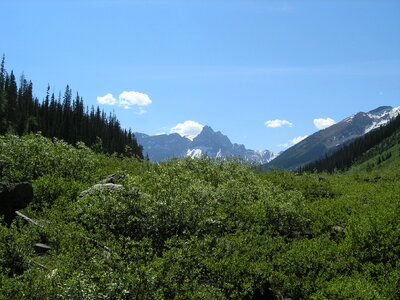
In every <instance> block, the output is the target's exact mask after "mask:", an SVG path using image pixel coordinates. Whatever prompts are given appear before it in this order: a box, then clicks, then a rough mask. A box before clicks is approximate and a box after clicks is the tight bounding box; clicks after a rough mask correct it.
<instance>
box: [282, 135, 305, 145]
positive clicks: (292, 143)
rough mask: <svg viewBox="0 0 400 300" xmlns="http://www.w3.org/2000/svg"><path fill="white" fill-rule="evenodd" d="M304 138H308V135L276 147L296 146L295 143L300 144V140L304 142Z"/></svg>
mask: <svg viewBox="0 0 400 300" xmlns="http://www.w3.org/2000/svg"><path fill="white" fill-rule="evenodd" d="M306 138H308V135H303V136H298V137H295V138H293V139H291V140H289V141H288V142H286V143H282V144H279V145H278V146H279V147H283V148H288V147H290V146H293V145H296V144H297V143H300V142H301V141H302V140H304V139H306Z"/></svg>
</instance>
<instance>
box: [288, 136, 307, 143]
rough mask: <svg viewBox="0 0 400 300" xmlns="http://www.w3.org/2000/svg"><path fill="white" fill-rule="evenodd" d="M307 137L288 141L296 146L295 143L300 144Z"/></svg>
mask: <svg viewBox="0 0 400 300" xmlns="http://www.w3.org/2000/svg"><path fill="white" fill-rule="evenodd" d="M307 137H308V135H304V136H298V137H295V138H293V139H291V140H290V143H291V144H292V145H296V144H297V143H300V142H301V141H302V140H304V139H306V138H307Z"/></svg>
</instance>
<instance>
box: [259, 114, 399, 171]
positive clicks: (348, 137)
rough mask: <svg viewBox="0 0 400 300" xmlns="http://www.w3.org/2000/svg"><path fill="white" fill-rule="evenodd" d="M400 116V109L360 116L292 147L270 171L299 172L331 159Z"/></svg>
mask: <svg viewBox="0 0 400 300" xmlns="http://www.w3.org/2000/svg"><path fill="white" fill-rule="evenodd" d="M399 113H400V107H395V108H393V107H391V106H381V107H378V108H376V109H374V110H371V111H369V112H367V113H365V112H359V113H356V114H354V115H352V116H350V117H348V118H346V119H344V120H342V121H341V122H339V123H336V124H334V125H332V126H330V127H328V128H325V129H323V130H320V131H318V132H316V133H314V134H312V135H310V136H309V137H307V138H306V139H304V140H302V141H301V142H299V143H298V144H296V145H294V146H292V147H290V148H289V149H287V150H286V151H284V152H283V153H281V154H280V155H279V156H278V157H277V158H275V159H273V160H272V161H270V162H269V163H268V164H267V165H266V167H267V168H268V167H281V168H286V169H296V168H298V167H301V166H304V165H307V164H309V163H311V162H314V161H316V160H318V159H321V158H323V157H324V156H325V155H329V154H331V153H333V152H335V151H337V150H339V149H340V148H342V147H343V146H345V145H347V144H348V143H350V142H352V141H353V140H355V139H356V138H358V137H361V136H363V135H364V134H366V133H368V132H370V131H372V130H374V129H376V128H379V127H380V126H382V125H385V124H387V123H388V122H389V121H390V120H391V119H392V118H395V117H396V116H397V115H399Z"/></svg>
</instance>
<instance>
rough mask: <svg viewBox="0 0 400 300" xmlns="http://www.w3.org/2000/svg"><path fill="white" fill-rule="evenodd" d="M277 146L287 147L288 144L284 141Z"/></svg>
mask: <svg viewBox="0 0 400 300" xmlns="http://www.w3.org/2000/svg"><path fill="white" fill-rule="evenodd" d="M278 146H279V147H284V148H287V147H289V144H288V143H285V144H279V145H278Z"/></svg>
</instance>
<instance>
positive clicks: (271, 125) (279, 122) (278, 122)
mask: <svg viewBox="0 0 400 300" xmlns="http://www.w3.org/2000/svg"><path fill="white" fill-rule="evenodd" d="M264 124H265V126H267V127H269V128H278V127H282V126H289V127H292V125H293V123H291V122H289V121H287V120H269V121H266V122H265V123H264Z"/></svg>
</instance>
